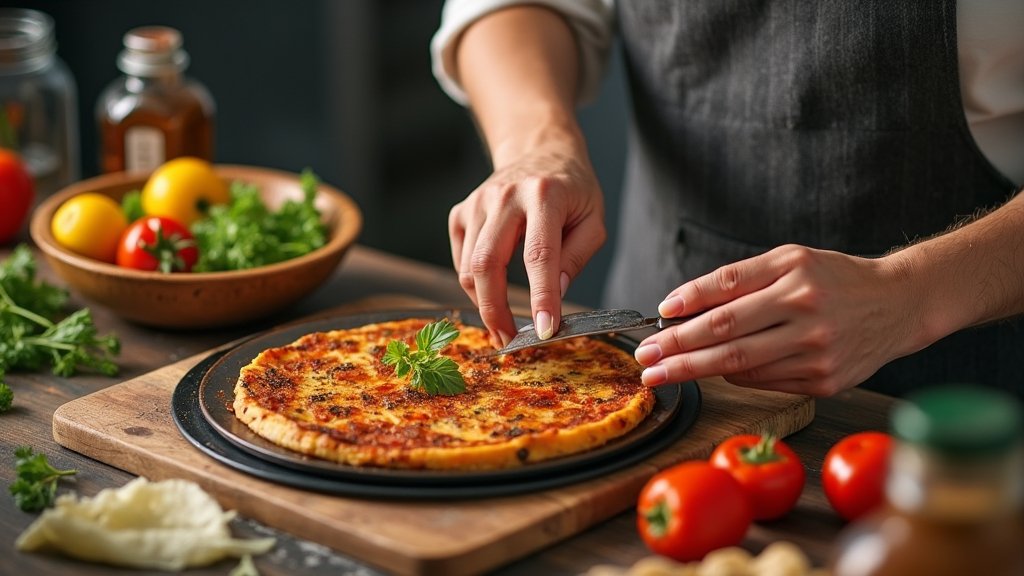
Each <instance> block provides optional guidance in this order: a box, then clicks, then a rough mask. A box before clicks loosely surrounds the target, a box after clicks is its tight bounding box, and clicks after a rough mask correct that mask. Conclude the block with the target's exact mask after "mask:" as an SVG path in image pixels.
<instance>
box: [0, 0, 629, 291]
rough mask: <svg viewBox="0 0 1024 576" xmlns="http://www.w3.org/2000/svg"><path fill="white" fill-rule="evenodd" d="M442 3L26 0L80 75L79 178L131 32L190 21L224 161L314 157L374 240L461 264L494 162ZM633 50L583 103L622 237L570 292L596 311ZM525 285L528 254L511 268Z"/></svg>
mask: <svg viewBox="0 0 1024 576" xmlns="http://www.w3.org/2000/svg"><path fill="white" fill-rule="evenodd" d="M442 4H443V2H442V1H441V0H303V1H301V2H296V1H289V0H217V1H210V0H146V1H139V0H25V1H22V2H8V1H6V0H5V1H3V2H0V6H6V7H22V8H33V9H36V10H40V11H43V12H46V13H47V14H49V15H50V16H52V17H53V18H54V20H55V22H56V35H57V42H58V55H59V56H60V57H61V58H62V59H63V60H64V62H66V63H67V65H68V67H69V68H70V70H71V72H72V74H73V75H74V77H75V81H76V83H77V86H78V104H79V106H78V108H79V124H80V141H81V174H82V176H83V177H89V176H93V175H95V174H97V173H98V158H99V156H98V150H97V143H98V137H97V130H96V123H95V117H94V108H95V105H96V101H97V99H98V97H99V95H100V92H101V91H102V90H103V89H104V88H105V87H106V85H107V84H108V83H109V82H111V81H112V80H114V79H115V78H116V77H117V76H119V75H120V72H119V71H118V70H117V67H116V65H115V62H116V59H117V54H118V52H119V51H120V50H121V39H122V36H123V34H124V33H125V32H126V31H127V30H129V29H131V28H134V27H136V26H142V25H150V24H160V25H166V26H171V27H174V28H177V29H178V30H180V31H181V33H182V35H183V38H184V47H185V50H186V51H187V52H188V53H189V55H190V56H191V60H192V64H191V66H190V67H189V69H188V70H187V71H186V75H188V76H191V77H193V78H195V79H197V80H199V81H200V82H202V83H203V84H205V85H206V87H207V88H208V89H209V90H210V92H211V93H212V95H213V97H214V99H215V101H216V104H217V120H216V161H217V162H221V163H237V164H250V165H258V166H267V167H273V168H278V169H283V170H289V171H295V172H297V171H300V170H301V169H303V168H304V167H307V166H308V167H311V168H312V169H313V170H314V171H315V172H317V174H319V176H320V177H321V179H323V180H324V181H325V182H328V183H330V184H332V185H334V186H336V187H338V188H340V189H342V190H344V191H345V192H346V193H348V194H350V195H351V196H352V197H354V198H355V199H356V201H357V202H358V203H359V205H360V207H361V209H362V210H363V213H364V217H365V222H364V229H363V233H362V236H361V237H360V240H359V241H360V242H361V243H362V244H365V245H368V246H372V247H375V248H380V249H383V250H386V251H389V252H394V253H397V254H402V255H404V256H408V257H410V258H414V259H417V260H421V261H425V262H431V263H435V264H440V265H443V266H451V256H450V250H449V246H448V236H447V215H448V211H449V209H450V208H451V206H452V205H454V204H455V203H456V202H458V201H459V200H461V199H462V198H463V197H464V196H465V195H466V194H468V193H469V192H470V191H472V190H473V188H475V187H476V185H478V184H479V183H480V182H481V181H482V180H483V179H484V178H486V177H487V175H488V173H489V164H488V161H487V157H486V155H485V154H484V152H483V148H482V147H481V144H480V141H479V138H478V137H477V134H476V132H475V128H474V126H473V123H472V121H471V119H470V117H469V115H468V114H467V112H466V111H465V110H464V109H463V108H462V107H460V106H459V105H457V104H455V103H454V102H452V101H451V100H449V99H448V97H447V96H446V95H445V94H444V93H443V92H442V91H441V89H440V88H439V87H438V85H437V83H436V82H435V80H434V78H433V76H432V75H431V71H430V56H429V51H428V47H429V43H430V38H431V36H432V35H433V33H434V31H435V30H436V28H437V26H438V24H439V22H440V15H441V6H442ZM621 79H622V73H621V63H620V61H619V55H618V54H617V53H616V54H615V55H614V57H613V59H612V65H611V69H610V74H609V75H608V76H607V77H606V78H605V81H604V85H603V89H602V93H601V95H600V97H599V98H598V100H597V101H596V102H594V103H592V104H590V105H588V106H586V107H584V108H582V109H581V110H580V118H581V122H582V123H583V126H584V130H585V132H586V133H587V135H588V137H589V140H590V143H591V156H592V160H593V163H594V165H595V167H596V169H597V172H598V177H599V178H600V179H601V182H602V185H603V187H604V189H605V192H606V196H607V199H608V206H607V213H608V222H607V224H608V226H609V231H610V239H609V242H608V243H607V244H606V245H605V248H603V249H602V250H601V252H600V253H599V254H598V255H597V257H595V259H594V260H593V261H592V262H591V264H590V265H589V266H588V268H587V269H586V270H585V271H584V274H583V275H581V277H580V278H578V279H577V280H576V282H574V284H573V286H572V287H571V288H570V290H569V293H568V295H567V299H569V300H571V301H574V302H577V303H581V304H585V305H590V306H597V305H598V304H599V301H600V297H601V292H602V289H603V282H604V276H605V273H606V270H607V266H608V259H609V255H610V252H611V249H610V245H611V243H612V242H613V241H614V238H615V232H616V230H615V227H616V214H617V212H618V192H619V187H620V184H621V180H622V165H623V141H624V135H625V129H624V126H623V115H624V109H625V98H626V97H625V94H624V92H623V89H622V82H621ZM510 276H511V279H512V281H513V282H518V283H520V284H525V283H526V279H525V274H524V273H523V266H522V261H521V255H517V260H516V261H513V263H512V264H511V266H510Z"/></svg>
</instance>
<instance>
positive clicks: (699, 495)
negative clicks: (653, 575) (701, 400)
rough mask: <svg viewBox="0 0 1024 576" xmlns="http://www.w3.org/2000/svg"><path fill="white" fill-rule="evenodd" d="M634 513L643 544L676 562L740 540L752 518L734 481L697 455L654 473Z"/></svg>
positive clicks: (694, 558)
mask: <svg viewBox="0 0 1024 576" xmlns="http://www.w3.org/2000/svg"><path fill="white" fill-rule="evenodd" d="M636 513H637V518H636V522H637V529H638V530H639V531H640V537H641V538H643V540H644V542H645V543H646V544H647V547H648V548H650V549H651V550H652V551H653V552H655V553H657V554H662V555H664V556H668V557H670V558H674V559H675V560H679V561H680V562H689V561H691V560H699V559H701V558H703V557H704V555H705V554H707V553H708V552H711V551H712V550H716V549H718V548H723V547H726V546H735V545H736V544H739V543H740V542H741V541H742V540H743V536H744V535H746V533H747V528H749V527H750V523H751V521H752V520H753V517H752V512H751V509H750V503H749V501H748V500H747V497H746V495H745V494H744V493H743V488H742V487H741V486H740V485H739V483H738V482H736V480H735V479H734V478H733V477H732V476H731V475H730V474H729V473H728V472H726V471H725V470H720V469H718V468H715V467H713V466H711V464H708V463H707V462H703V461H698V460H693V461H690V462H683V463H682V464H678V465H676V466H673V467H671V468H668V469H666V470H662V471H661V472H659V473H657V474H655V475H654V476H653V477H652V478H651V479H650V480H649V481H648V482H647V484H646V485H645V486H644V488H643V490H641V492H640V498H639V500H638V501H637V505H636Z"/></svg>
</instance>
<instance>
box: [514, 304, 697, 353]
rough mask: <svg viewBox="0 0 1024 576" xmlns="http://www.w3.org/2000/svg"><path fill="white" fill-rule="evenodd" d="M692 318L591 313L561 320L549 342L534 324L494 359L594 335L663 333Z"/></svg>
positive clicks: (634, 311) (624, 312) (606, 311)
mask: <svg viewBox="0 0 1024 576" xmlns="http://www.w3.org/2000/svg"><path fill="white" fill-rule="evenodd" d="M691 318H693V316H683V317H679V318H661V317H656V318H647V317H645V316H644V315H643V314H641V313H639V312H637V311H636V310H591V311H588V312H576V313H574V314H566V315H565V316H562V321H561V322H560V323H559V325H558V332H556V333H555V335H554V336H552V337H551V338H548V339H547V340H541V339H540V338H538V337H537V330H536V329H534V327H533V324H527V325H525V326H523V327H522V328H520V329H519V331H518V332H517V333H516V335H515V336H514V337H513V338H512V340H511V341H509V343H508V345H506V346H505V347H504V348H502V349H500V350H498V351H496V352H495V353H494V355H495V356H498V355H501V354H508V353H510V352H516V351H519V350H525V349H526V348H532V347H534V346H543V345H545V344H551V343H553V342H559V341H561V340H568V339H569V338H579V337H580V336H593V335H595V334H610V333H613V332H629V331H631V330H640V329H642V328H657V329H658V330H662V329H664V328H667V327H669V326H675V325H676V324H681V323H683V322H685V321H687V320H689V319H691Z"/></svg>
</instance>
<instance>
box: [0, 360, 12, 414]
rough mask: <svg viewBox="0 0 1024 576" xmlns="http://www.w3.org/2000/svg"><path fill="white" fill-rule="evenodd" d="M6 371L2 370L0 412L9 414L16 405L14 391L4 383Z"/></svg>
mask: <svg viewBox="0 0 1024 576" xmlns="http://www.w3.org/2000/svg"><path fill="white" fill-rule="evenodd" d="M3 377H4V371H3V370H0V412H7V411H8V410H10V409H11V404H13V403H14V390H11V387H10V386H8V385H7V384H4V382H3Z"/></svg>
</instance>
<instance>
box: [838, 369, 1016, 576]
mask: <svg viewBox="0 0 1024 576" xmlns="http://www.w3.org/2000/svg"><path fill="white" fill-rule="evenodd" d="M891 421H892V431H893V434H894V436H895V439H896V442H895V445H894V448H893V453H892V457H891V460H890V463H889V471H888V475H887V478H886V487H885V494H886V505H885V506H884V507H882V509H880V510H878V511H877V512H875V513H874V514H871V515H869V516H867V517H865V518H864V519H863V520H860V521H857V522H855V523H852V524H851V525H850V526H848V527H847V528H846V529H845V530H844V531H843V533H842V534H841V535H840V539H839V541H838V543H837V548H836V550H837V552H836V555H835V558H834V560H833V562H832V573H833V574H834V576H868V575H871V576H883V575H900V576H906V575H914V574H922V575H929V576H944V575H950V576H954V575H955V576H960V575H967V574H985V575H987V576H1001V575H1007V576H1010V575H1013V576H1021V575H1022V574H1024V441H1022V435H1024V415H1022V409H1021V406H1020V404H1019V403H1018V402H1017V400H1016V399H1015V398H1014V397H1012V396H1010V395H1008V394H1006V393H1003V392H1000V391H997V390H994V389H987V388H981V387H974V386H944V387H938V388H934V389H930V390H926V391H922V392H921V393H918V394H917V395H915V396H910V397H908V398H907V400H906V401H905V402H903V403H901V404H900V405H898V406H897V407H896V408H895V409H894V410H893V413H892V418H891Z"/></svg>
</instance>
